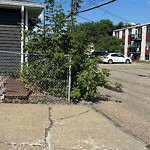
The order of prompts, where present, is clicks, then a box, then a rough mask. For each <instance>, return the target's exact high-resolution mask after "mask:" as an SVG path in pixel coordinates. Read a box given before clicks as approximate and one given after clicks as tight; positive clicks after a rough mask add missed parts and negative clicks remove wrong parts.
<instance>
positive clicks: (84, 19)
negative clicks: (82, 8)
mask: <svg viewBox="0 0 150 150" xmlns="http://www.w3.org/2000/svg"><path fill="white" fill-rule="evenodd" d="M77 17H79V18H82V19H84V20H86V21H89V22H92V20H89V19H88V18H85V17H83V16H79V15H78V16H77Z"/></svg>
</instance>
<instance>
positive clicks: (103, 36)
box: [78, 20, 123, 52]
mask: <svg viewBox="0 0 150 150" xmlns="http://www.w3.org/2000/svg"><path fill="white" fill-rule="evenodd" d="M114 29H116V26H115V25H113V23H112V22H111V21H110V20H100V21H99V22H88V23H83V24H79V25H78V30H79V32H80V31H84V32H85V35H86V36H87V37H88V39H87V43H86V44H87V45H88V44H90V43H93V44H94V45H95V51H108V52H122V50H123V47H122V46H121V40H120V39H118V38H116V37H113V36H112V32H113V30H114ZM89 35H90V36H89Z"/></svg>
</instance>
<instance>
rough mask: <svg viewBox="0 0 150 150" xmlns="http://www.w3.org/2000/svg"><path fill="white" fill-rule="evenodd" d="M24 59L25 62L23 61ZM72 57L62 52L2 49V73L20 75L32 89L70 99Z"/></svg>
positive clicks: (0, 64) (0, 54)
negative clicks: (26, 51) (43, 52)
mask: <svg viewBox="0 0 150 150" xmlns="http://www.w3.org/2000/svg"><path fill="white" fill-rule="evenodd" d="M21 60H23V63H21ZM70 61H71V59H70V57H69V56H67V55H64V54H61V53H57V54H56V53H55V54H53V53H52V54H35V53H32V54H31V53H23V54H22V53H19V52H8V51H0V74H1V75H7V76H12V75H15V76H16V75H17V76H18V75H19V76H21V78H22V79H23V80H24V82H25V84H26V85H27V86H28V87H29V88H31V89H32V90H33V89H35V88H38V90H40V91H42V92H43V91H44V92H47V93H49V94H50V95H52V96H56V97H61V98H65V99H67V100H70V82H71V72H70V71H71V65H70Z"/></svg>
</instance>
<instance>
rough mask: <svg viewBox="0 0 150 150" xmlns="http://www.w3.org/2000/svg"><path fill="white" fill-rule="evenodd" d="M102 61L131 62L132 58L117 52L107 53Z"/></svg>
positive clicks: (110, 62)
mask: <svg viewBox="0 0 150 150" xmlns="http://www.w3.org/2000/svg"><path fill="white" fill-rule="evenodd" d="M103 62H104V63H109V64H112V63H126V64H129V63H131V62H132V59H131V58H130V57H126V56H124V55H122V54H119V53H109V54H106V55H105V56H104V57H103Z"/></svg>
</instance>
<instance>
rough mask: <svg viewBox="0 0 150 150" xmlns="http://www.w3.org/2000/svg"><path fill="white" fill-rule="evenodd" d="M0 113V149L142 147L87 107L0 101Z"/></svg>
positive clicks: (128, 149)
mask: <svg viewBox="0 0 150 150" xmlns="http://www.w3.org/2000/svg"><path fill="white" fill-rule="evenodd" d="M0 116H1V117H0V150H144V149H146V148H145V144H144V143H142V142H141V141H138V140H136V139H134V138H133V137H131V136H130V135H128V134H126V133H124V132H122V131H121V130H120V129H119V128H117V127H116V126H115V125H114V124H113V123H112V122H110V121H109V120H108V119H107V118H105V117H104V116H103V115H102V114H100V113H97V112H96V111H94V110H93V109H92V108H91V107H87V106H81V105H50V106H48V105H34V104H23V105H22V104H0Z"/></svg>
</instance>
